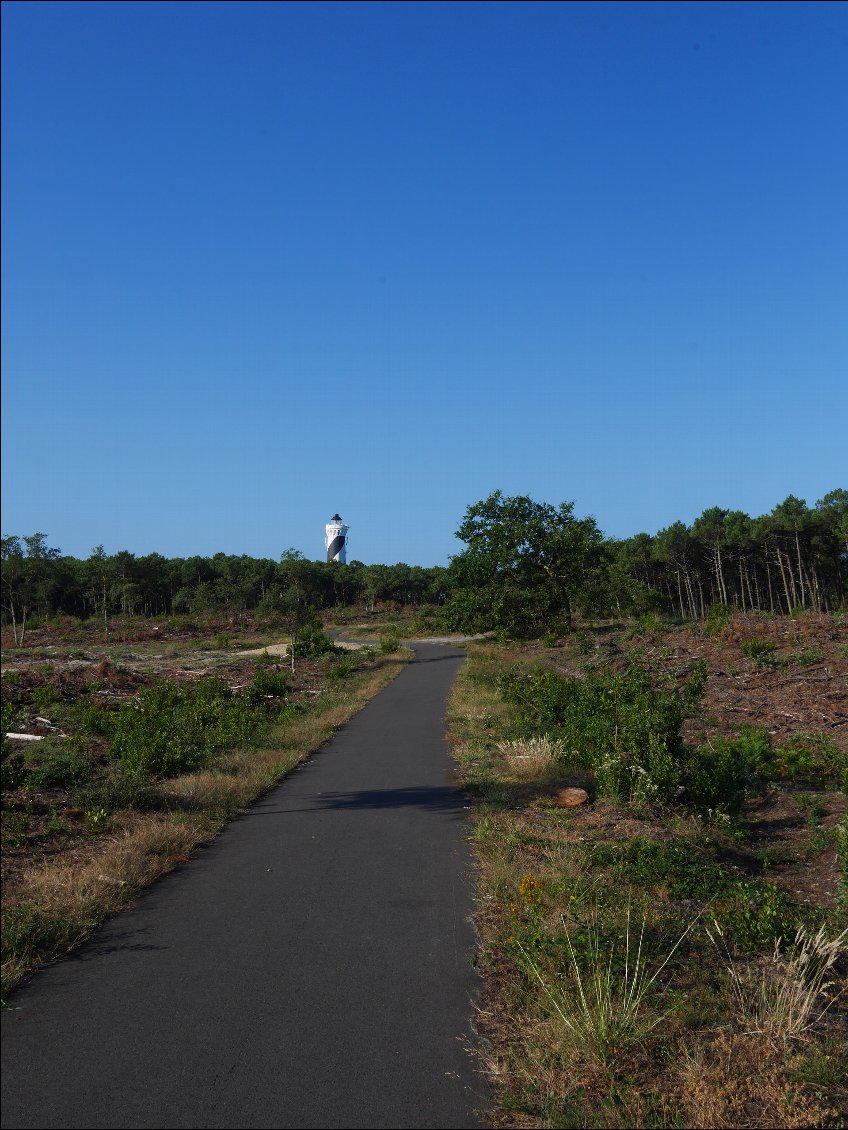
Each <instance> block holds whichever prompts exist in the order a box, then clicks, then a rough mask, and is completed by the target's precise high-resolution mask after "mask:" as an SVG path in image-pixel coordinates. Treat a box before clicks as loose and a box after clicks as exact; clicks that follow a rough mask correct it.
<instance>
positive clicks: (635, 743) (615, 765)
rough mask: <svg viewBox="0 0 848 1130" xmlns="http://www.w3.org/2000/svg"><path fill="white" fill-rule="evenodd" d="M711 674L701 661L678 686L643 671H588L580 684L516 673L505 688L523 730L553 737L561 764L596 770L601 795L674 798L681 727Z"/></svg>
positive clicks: (541, 672)
mask: <svg viewBox="0 0 848 1130" xmlns="http://www.w3.org/2000/svg"><path fill="white" fill-rule="evenodd" d="M706 674H707V671H706V665H705V664H703V663H702V662H701V663H698V664H696V665H695V668H694V669H693V671H692V673H691V675H690V678H689V680H688V681H687V682H686V683H685V684H684V685H683V686H682V687H677V686H660V685H657V684H656V683H655V681H654V677H653V675H652V673H651V672H649V671H647V670H646V669H644V668H641V667H637V666H631V667H629V668H628V669H627V670H626V671H624V672H623V673H622V674H610V673H606V672H598V671H590V672H587V673H586V675H585V677H584V678H582V679H580V678H561V677H560V676H559V675H557V674H555V673H554V672H553V671H549V670H546V669H544V668H542V667H535V668H531V669H530V670H529V671H527V670H526V669H523V668H513V669H512V670H511V671H509V672H507V674H506V675H504V676H503V677H502V678H501V680H500V687H501V693H502V695H503V697H504V698H505V699H506V701H507V702H510V703H512V704H513V705H514V706H516V707H517V714H518V721H519V725H520V726H522V727H523V728H524V731H525V732H529V733H534V734H538V733H549V734H551V735H552V736H554V737H555V738H556V740H557V741H558V743H559V744H560V745H561V746H562V747H563V749H564V751H565V753H564V755H563V761H565V762H569V763H570V764H572V765H579V766H583V767H586V768H590V769H592V770H593V771H594V773H595V778H596V782H597V789H598V792H599V793H600V794H602V795H606V796H612V797H615V798H617V799H620V800H633V799H648V800H650V799H669V798H670V797H671V796H673V795H674V793H675V790H676V787H677V784H678V781H679V776H680V770H679V766H680V762H681V758H682V754H683V743H682V739H681V733H680V731H681V726H682V724H683V720H684V719H685V718H686V717H687V716H688V715H689V714H690V713H691V712H692V710H693V709H694V707H695V705H696V704H697V702H699V701H700V698H701V696H702V694H703V688H704V683H705V681H706Z"/></svg>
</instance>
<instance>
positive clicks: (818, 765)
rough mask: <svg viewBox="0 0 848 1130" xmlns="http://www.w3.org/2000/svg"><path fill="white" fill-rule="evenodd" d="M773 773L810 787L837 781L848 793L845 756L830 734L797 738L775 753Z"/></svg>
mask: <svg viewBox="0 0 848 1130" xmlns="http://www.w3.org/2000/svg"><path fill="white" fill-rule="evenodd" d="M775 773H776V775H777V776H778V777H785V778H788V779H789V780H793V781H798V782H799V783H805V784H811V785H826V784H828V783H830V782H831V781H838V782H839V785H840V788H842V790H843V791H845V792H848V753H846V752H845V750H844V749H840V747H839V746H838V745H837V744H836V742H835V741H834V740H833V738H832V737H830V735H829V734H796V735H795V737H794V738H791V739H790V740H789V741H788V742H787V743H786V745H785V746H781V748H780V749H779V750H777V752H776V754H775Z"/></svg>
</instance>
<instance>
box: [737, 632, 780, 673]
mask: <svg viewBox="0 0 848 1130" xmlns="http://www.w3.org/2000/svg"><path fill="white" fill-rule="evenodd" d="M740 647H741V649H742V654H743V655H744V656H747V658H748V659H753V660H754V662H755V663H756V664H757V666H758V667H776V666H777V662H778V661H777V657H776V656H775V645H774V644H773V643H772V641H771V640H761V639H758V638H757V637H756V636H752V637H751V638H750V639H747V640H743V641H742V643H741V644H740Z"/></svg>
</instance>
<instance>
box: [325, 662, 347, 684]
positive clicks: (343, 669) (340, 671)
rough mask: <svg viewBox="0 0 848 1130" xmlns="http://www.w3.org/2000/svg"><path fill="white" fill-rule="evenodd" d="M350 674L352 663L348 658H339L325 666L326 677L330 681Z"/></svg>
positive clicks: (345, 677) (344, 677) (337, 680)
mask: <svg viewBox="0 0 848 1130" xmlns="http://www.w3.org/2000/svg"><path fill="white" fill-rule="evenodd" d="M352 674H353V663H352V662H351V661H350V660H349V659H340V660H339V662H338V663H333V664H331V665H330V666H329V667H328V668H327V678H328V679H329V680H330V682H331V683H337V682H339V680H341V679H347V678H348V677H349V676H350V675H352Z"/></svg>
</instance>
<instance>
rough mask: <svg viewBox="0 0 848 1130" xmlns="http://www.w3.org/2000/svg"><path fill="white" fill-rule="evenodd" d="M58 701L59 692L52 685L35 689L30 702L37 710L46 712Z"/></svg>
mask: <svg viewBox="0 0 848 1130" xmlns="http://www.w3.org/2000/svg"><path fill="white" fill-rule="evenodd" d="M58 701H59V691H58V690H57V688H56V687H54V686H53V684H52V683H45V684H44V686H41V687H36V688H35V690H34V691H33V692H32V702H33V705H34V706H35V708H36V709H37V710H48V709H49V708H50V707H51V706H52V705H53V704H54V703H55V702H58Z"/></svg>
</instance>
